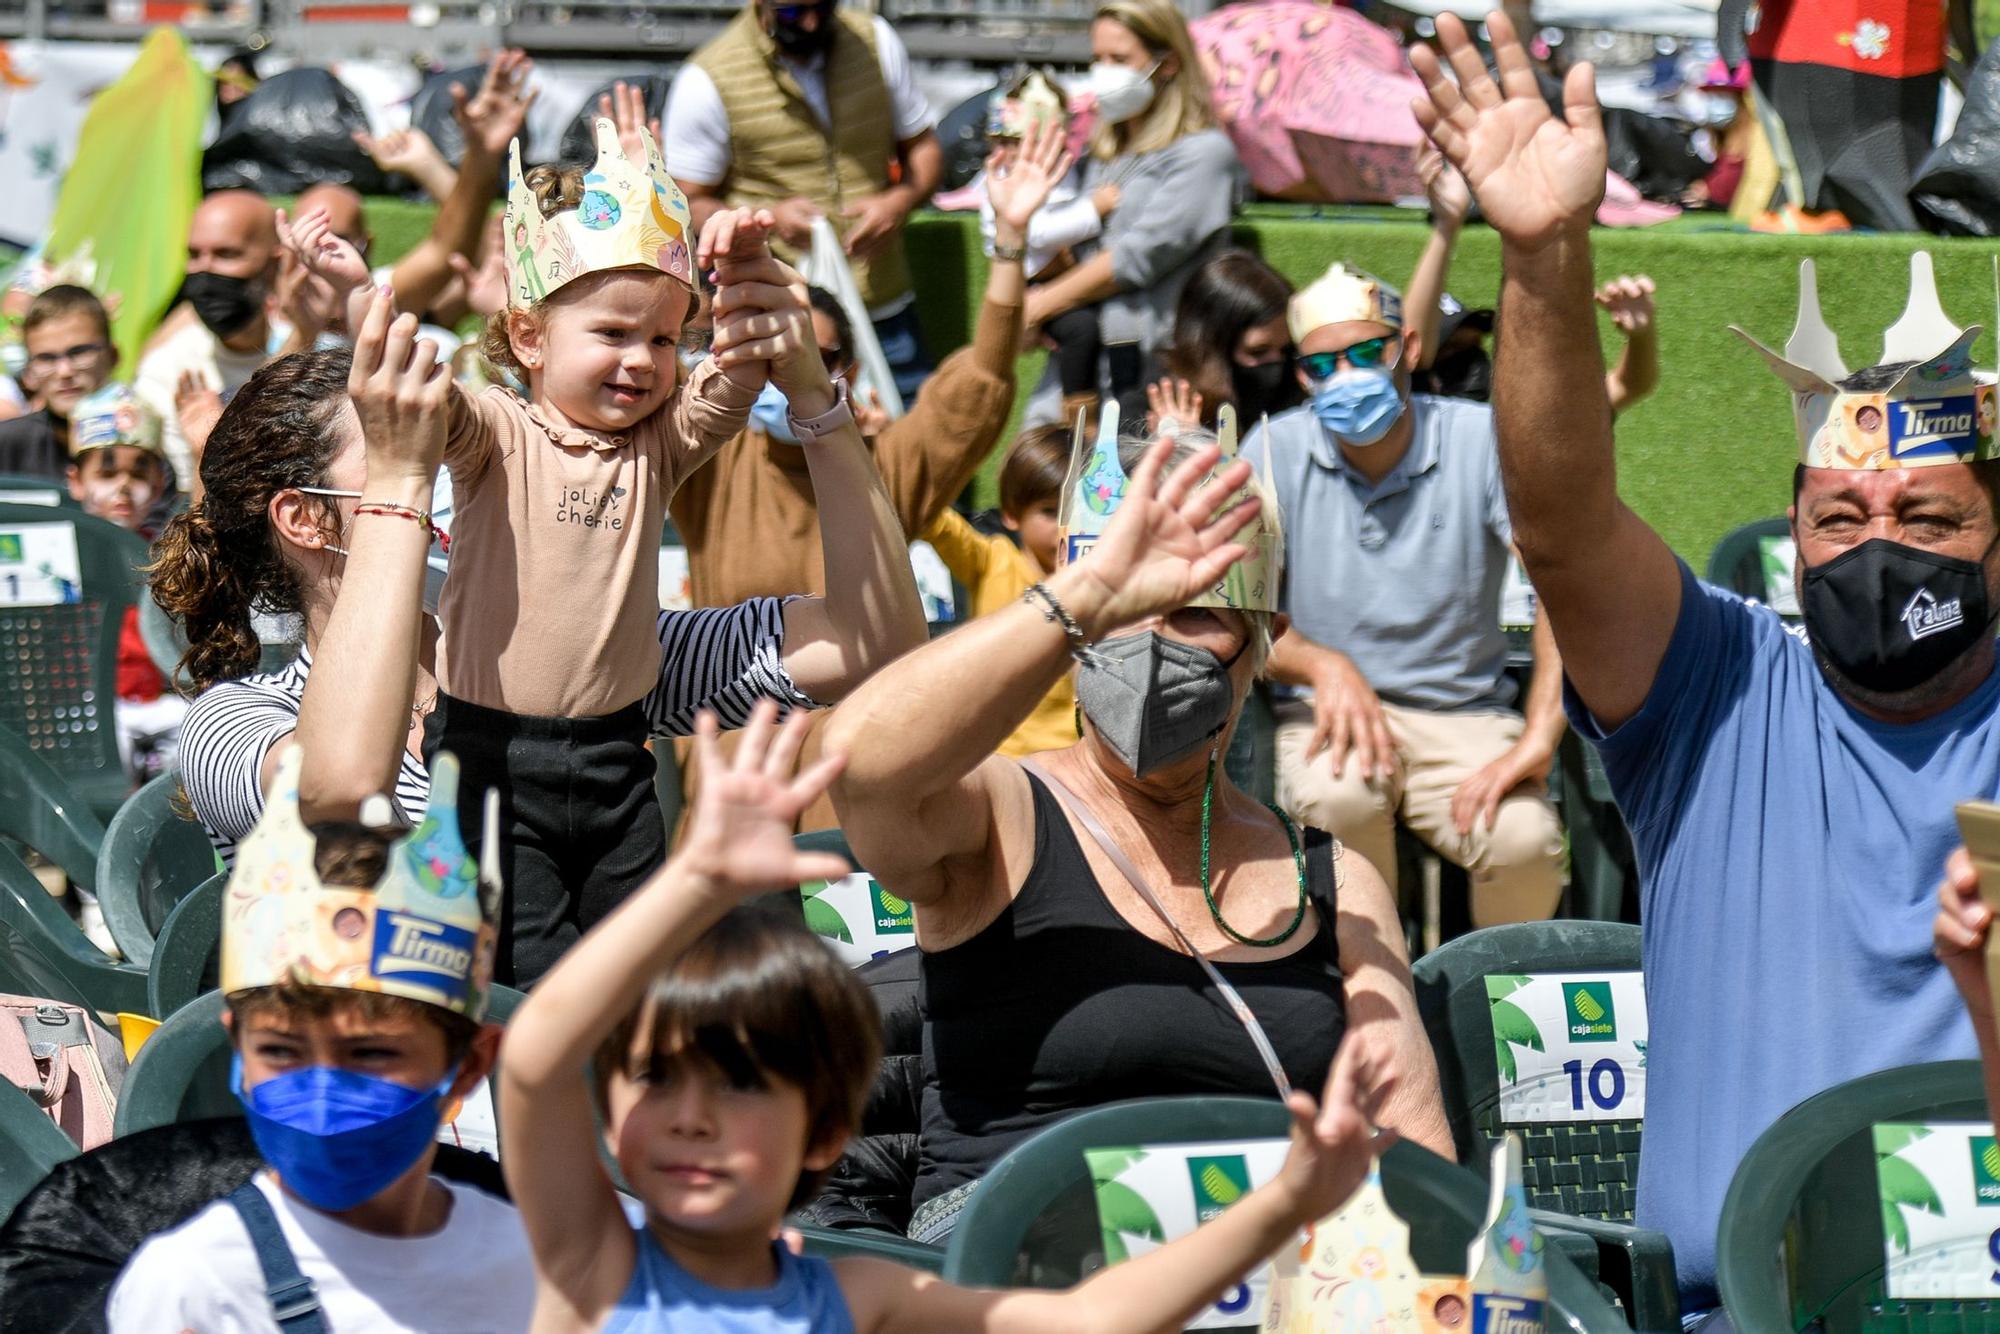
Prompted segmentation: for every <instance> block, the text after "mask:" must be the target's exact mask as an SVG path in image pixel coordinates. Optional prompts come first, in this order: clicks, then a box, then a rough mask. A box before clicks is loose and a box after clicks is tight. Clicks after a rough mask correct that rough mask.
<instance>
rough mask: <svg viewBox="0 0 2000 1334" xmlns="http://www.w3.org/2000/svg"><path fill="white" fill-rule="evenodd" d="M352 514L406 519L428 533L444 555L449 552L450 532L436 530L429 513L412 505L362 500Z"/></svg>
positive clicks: (357, 516) (436, 527)
mask: <svg viewBox="0 0 2000 1334" xmlns="http://www.w3.org/2000/svg"><path fill="white" fill-rule="evenodd" d="M354 514H355V517H356V518H359V517H360V516H361V515H363V514H386V515H389V516H391V517H393V518H397V519H408V520H409V521H410V522H412V523H414V524H417V525H419V526H420V527H421V528H422V529H423V530H424V531H425V532H426V533H428V534H430V536H431V540H432V541H434V542H436V543H437V544H438V550H440V551H442V552H444V553H445V554H446V555H450V554H451V536H450V534H448V533H443V532H440V531H438V526H437V524H436V523H435V522H434V521H433V520H432V519H431V516H430V514H429V513H428V512H426V511H424V510H420V509H418V508H417V507H416V506H414V505H398V504H396V503H395V502H393V501H387V500H364V501H363V502H361V503H360V504H359V505H356V506H355V507H354Z"/></svg>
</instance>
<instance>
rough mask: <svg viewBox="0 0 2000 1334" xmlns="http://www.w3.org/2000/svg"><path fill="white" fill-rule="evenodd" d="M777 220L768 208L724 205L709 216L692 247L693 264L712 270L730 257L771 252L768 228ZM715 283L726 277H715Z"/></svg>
mask: <svg viewBox="0 0 2000 1334" xmlns="http://www.w3.org/2000/svg"><path fill="white" fill-rule="evenodd" d="M777 223H778V220H777V218H776V217H775V216H774V215H773V214H772V212H771V210H770V209H768V208H759V209H748V208H725V209H721V210H718V211H717V212H716V213H714V214H713V215H711V216H710V217H709V220H708V222H707V224H706V225H705V226H703V227H702V229H701V240H700V241H699V242H698V243H697V244H696V246H695V252H694V259H695V263H697V264H699V265H701V267H702V268H703V270H705V271H706V270H711V269H716V268H718V267H720V266H721V265H723V264H724V263H727V262H729V261H731V260H751V259H761V258H763V257H764V256H766V255H768V254H770V253H771V230H772V229H773V228H774V227H776V226H777ZM716 281H717V282H718V283H720V282H726V281H727V279H725V278H722V277H720V276H718V277H717V278H716Z"/></svg>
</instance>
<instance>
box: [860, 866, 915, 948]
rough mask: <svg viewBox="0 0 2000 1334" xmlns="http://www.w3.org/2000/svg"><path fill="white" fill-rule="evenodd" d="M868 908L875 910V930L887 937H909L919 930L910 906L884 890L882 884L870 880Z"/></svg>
mask: <svg viewBox="0 0 2000 1334" xmlns="http://www.w3.org/2000/svg"><path fill="white" fill-rule="evenodd" d="M868 906H869V907H871V908H873V909H874V910H875V929H876V930H877V931H878V932H881V933H883V934H885V935H888V934H897V935H908V934H910V933H911V932H913V931H915V930H916V929H917V919H916V916H915V914H913V913H912V912H911V911H910V905H909V904H908V903H907V902H906V901H904V900H902V899H899V898H897V897H896V896H895V895H894V894H891V893H890V892H889V891H888V890H886V889H884V888H882V885H881V882H880V881H877V880H873V879H871V880H869V882H868Z"/></svg>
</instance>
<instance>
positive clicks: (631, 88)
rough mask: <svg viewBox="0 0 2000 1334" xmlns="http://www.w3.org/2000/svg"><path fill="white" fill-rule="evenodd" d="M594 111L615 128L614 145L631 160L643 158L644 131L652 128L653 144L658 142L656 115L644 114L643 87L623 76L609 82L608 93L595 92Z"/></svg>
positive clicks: (644, 146)
mask: <svg viewBox="0 0 2000 1334" xmlns="http://www.w3.org/2000/svg"><path fill="white" fill-rule="evenodd" d="M597 114H598V115H599V116H601V117H603V118H604V119H605V120H608V121H610V122H611V124H612V127H613V128H614V129H616V130H617V131H618V146H619V147H620V148H622V149H624V150H625V156H626V157H628V158H631V159H632V160H633V161H634V162H644V161H645V159H646V137H645V132H646V131H648V130H650V131H652V135H653V142H654V143H655V144H658V143H659V142H660V118H659V117H658V116H648V115H647V114H646V90H645V89H644V88H642V87H639V86H638V85H637V84H629V83H626V82H625V80H623V79H620V80H619V81H618V82H616V83H614V84H612V85H611V91H610V92H608V93H603V94H601V95H599V97H598V99H597Z"/></svg>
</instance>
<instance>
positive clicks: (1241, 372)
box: [1229, 360, 1292, 429]
mask: <svg viewBox="0 0 2000 1334" xmlns="http://www.w3.org/2000/svg"><path fill="white" fill-rule="evenodd" d="M1291 375H1292V367H1291V363H1290V362H1289V361H1288V360H1281V361H1267V362H1263V363H1262V364H1260V365H1256V366H1238V365H1233V364H1232V365H1231V366H1230V368H1229V382H1230V388H1231V389H1233V390H1234V391H1235V393H1236V420H1237V421H1238V423H1240V424H1243V425H1244V427H1245V428H1246V429H1247V428H1248V427H1250V426H1254V425H1256V424H1257V420H1258V418H1260V417H1262V416H1263V415H1264V414H1265V413H1267V412H1279V411H1282V410H1283V409H1285V408H1288V407H1290V406H1291V404H1290V403H1288V402H1286V401H1285V400H1286V394H1285V386H1286V385H1287V384H1289V383H1291Z"/></svg>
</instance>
